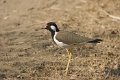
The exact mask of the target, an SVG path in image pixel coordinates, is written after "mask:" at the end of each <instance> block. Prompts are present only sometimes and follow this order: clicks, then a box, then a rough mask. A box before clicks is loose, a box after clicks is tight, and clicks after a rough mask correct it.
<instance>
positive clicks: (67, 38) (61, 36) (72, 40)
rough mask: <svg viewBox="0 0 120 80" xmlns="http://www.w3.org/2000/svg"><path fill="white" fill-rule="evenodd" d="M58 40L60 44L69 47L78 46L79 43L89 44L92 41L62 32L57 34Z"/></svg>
mask: <svg viewBox="0 0 120 80" xmlns="http://www.w3.org/2000/svg"><path fill="white" fill-rule="evenodd" d="M56 39H57V40H58V41H60V42H63V43H65V44H69V45H71V44H77V43H84V42H88V41H90V40H91V39H90V38H87V37H83V36H79V35H77V34H74V33H72V32H66V31H60V32H59V33H58V34H57V36H56Z"/></svg>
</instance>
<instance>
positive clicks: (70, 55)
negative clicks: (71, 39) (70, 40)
mask: <svg viewBox="0 0 120 80" xmlns="http://www.w3.org/2000/svg"><path fill="white" fill-rule="evenodd" d="M66 51H67V53H68V63H67V67H66V70H65V71H66V72H65V74H66V75H67V73H68V68H69V65H70V61H71V57H72V54H71V52H70V50H69V49H66Z"/></svg>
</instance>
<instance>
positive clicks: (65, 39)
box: [41, 22, 103, 75]
mask: <svg viewBox="0 0 120 80" xmlns="http://www.w3.org/2000/svg"><path fill="white" fill-rule="evenodd" d="M41 29H46V30H49V31H50V32H51V37H52V40H53V42H54V43H55V44H56V45H58V46H59V47H60V48H65V49H66V51H67V53H68V62H67V66H66V69H65V74H66V75H67V73H68V68H69V64H70V62H71V57H72V52H71V48H72V47H75V46H79V45H81V44H86V43H100V42H101V41H103V40H102V39H92V38H88V37H84V36H81V35H78V34H75V33H73V32H70V31H62V30H59V28H58V26H57V24H56V23H55V22H48V23H47V24H46V27H45V28H41Z"/></svg>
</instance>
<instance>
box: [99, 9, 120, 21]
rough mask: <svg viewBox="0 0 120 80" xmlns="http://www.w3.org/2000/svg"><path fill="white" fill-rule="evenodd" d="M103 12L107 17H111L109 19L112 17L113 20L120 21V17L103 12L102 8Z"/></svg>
mask: <svg viewBox="0 0 120 80" xmlns="http://www.w3.org/2000/svg"><path fill="white" fill-rule="evenodd" d="M101 10H102V11H103V12H104V13H105V14H106V15H107V16H109V17H111V18H113V19H117V20H120V17H118V16H114V15H111V14H109V13H108V12H107V11H105V10H103V9H102V8H101Z"/></svg>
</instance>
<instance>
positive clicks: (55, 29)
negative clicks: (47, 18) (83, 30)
mask: <svg viewBox="0 0 120 80" xmlns="http://www.w3.org/2000/svg"><path fill="white" fill-rule="evenodd" d="M42 29H47V30H49V31H50V32H59V29H58V27H57V25H56V23H55V22H48V23H47V25H46V27H45V28H42Z"/></svg>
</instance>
